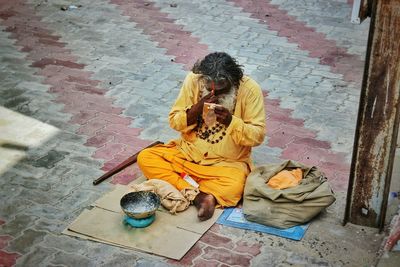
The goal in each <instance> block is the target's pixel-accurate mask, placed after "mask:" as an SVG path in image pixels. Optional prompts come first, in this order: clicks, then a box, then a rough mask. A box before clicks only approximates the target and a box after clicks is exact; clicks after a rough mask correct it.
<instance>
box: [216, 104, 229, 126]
mask: <svg viewBox="0 0 400 267" xmlns="http://www.w3.org/2000/svg"><path fill="white" fill-rule="evenodd" d="M214 113H215V115H216V116H217V121H218V122H219V123H222V124H224V125H225V126H226V127H228V126H229V124H231V121H232V114H231V113H230V112H229V110H228V109H226V108H224V107H222V106H217V107H215V109H214Z"/></svg>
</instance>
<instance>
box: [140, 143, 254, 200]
mask: <svg viewBox="0 0 400 267" xmlns="http://www.w3.org/2000/svg"><path fill="white" fill-rule="evenodd" d="M137 162H138V165H139V167H140V169H141V170H142V172H143V174H144V175H145V176H146V177H147V178H148V179H154V178H156V179H161V180H164V181H167V182H169V183H170V184H172V185H174V186H175V187H176V188H177V189H178V190H182V189H184V188H192V186H191V185H190V184H189V183H188V182H186V181H185V180H184V179H183V178H181V176H180V174H181V173H186V174H189V175H190V176H191V177H192V178H193V180H195V181H196V182H197V183H198V184H199V189H200V191H201V192H204V193H206V194H211V195H213V196H214V197H215V199H216V200H217V202H218V204H219V205H221V206H223V207H231V206H236V204H237V203H238V202H239V200H240V199H241V198H242V194H243V189H244V184H245V181H246V173H245V172H244V171H242V170H240V169H237V168H232V167H227V166H202V165H199V164H196V163H193V162H191V161H188V160H187V159H186V158H185V156H184V155H183V154H182V153H181V152H180V151H179V150H178V149H177V148H176V147H174V146H172V147H171V146H156V147H152V148H148V149H145V150H143V151H142V152H140V154H139V156H138V161H137Z"/></svg>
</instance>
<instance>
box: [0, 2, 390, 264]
mask: <svg viewBox="0 0 400 267" xmlns="http://www.w3.org/2000/svg"><path fill="white" fill-rule="evenodd" d="M70 4H75V5H76V6H77V7H78V8H76V9H69V10H66V11H63V10H62V9H61V7H62V6H64V5H67V6H68V5H70ZM350 12H351V5H350V4H349V3H347V1H343V0H342V1H341V0H330V1H319V0H307V1H298V0H273V1H251V0H229V1H222V0H217V1H211V0H198V1H183V0H182V1H164V0H158V1H132V0H110V1H106V0H80V1H62V0H55V1H46V0H45V1H43V0H41V1H39V0H31V1H23V0H15V1H7V0H0V62H1V64H0V95H1V98H0V105H1V106H2V108H1V109H0V115H1V117H0V129H3V130H4V129H7V131H6V130H4V131H3V133H0V142H1V144H0V145H1V147H0V155H1V156H2V157H1V160H0V164H1V165H0V174H1V179H0V184H1V190H0V191H1V194H0V201H1V203H2V204H1V207H0V225H1V226H0V227H1V228H0V266H1V265H4V266H12V265H14V264H17V265H20V266H101V265H104V266H118V265H122V266H127V265H138V266H142V265H143V266H164V265H181V266H234V265H237V266H250V265H252V266H287V265H302V266H306V265H307V266H312V265H314V266H320V265H324V266H341V265H348V266H357V265H361V264H362V265H371V264H372V263H373V262H374V261H375V259H376V253H377V251H378V248H379V246H380V244H381V240H382V235H378V234H377V233H376V231H375V229H366V228H362V227H356V226H352V225H347V226H346V227H342V226H341V225H340V222H341V219H342V216H343V209H344V197H345V192H346V188H347V183H348V181H347V177H348V172H349V164H350V156H351V152H352V144H353V133H354V127H355V120H356V115H357V107H358V97H359V88H360V83H361V73H362V70H363V59H364V54H365V45H366V41H367V33H368V21H366V22H364V23H363V24H362V25H352V24H350V22H349V21H350ZM212 51H226V52H228V53H230V54H231V55H232V56H234V57H236V58H237V59H238V60H239V62H240V63H241V64H243V65H244V67H245V72H246V73H247V74H249V75H251V76H252V77H253V78H255V79H256V80H257V81H258V82H259V83H260V85H261V87H262V89H263V90H264V95H265V103H266V110H267V127H268V133H267V138H266V140H265V142H264V144H262V145H261V146H259V147H257V148H256V149H255V150H254V160H255V162H256V163H257V164H262V163H267V162H277V161H281V160H283V159H293V160H299V161H301V162H304V163H306V164H310V165H317V166H319V167H320V168H321V169H322V170H323V171H324V172H325V173H326V175H327V176H328V178H329V180H330V182H331V184H332V186H333V187H334V189H335V191H336V192H337V198H338V200H337V202H336V203H335V204H334V205H333V206H332V207H330V208H329V209H328V211H327V212H325V213H323V214H322V215H321V216H320V217H319V218H318V219H317V220H316V221H315V222H313V223H312V225H311V227H310V229H309V230H308V232H307V234H306V236H305V238H304V239H303V240H302V241H300V242H294V241H290V240H286V239H282V238H277V237H274V236H269V235H263V234H259V233H254V232H249V231H243V230H238V229H232V228H228V227H221V226H219V225H214V226H213V227H212V228H211V229H210V230H209V231H208V232H207V233H206V234H205V235H204V236H203V237H202V239H201V240H200V241H199V242H198V243H197V244H196V245H195V246H194V247H193V248H192V249H191V250H190V251H189V253H188V254H187V255H186V256H185V257H184V258H183V259H182V260H181V261H179V262H178V261H171V260H168V259H165V258H161V257H156V256H151V255H147V254H143V253H139V252H132V251H130V250H124V249H120V248H115V247H112V246H107V245H103V244H98V243H93V242H88V241H83V240H79V239H74V238H70V237H67V236H63V235H61V234H60V232H61V231H62V230H63V229H64V228H65V227H66V226H67V225H68V224H69V223H70V222H71V221H72V220H73V219H74V218H76V217H77V215H78V214H79V213H80V212H81V211H82V210H83V209H84V208H85V207H87V206H88V205H89V204H91V203H92V202H93V201H94V200H96V199H97V198H99V196H101V195H102V194H104V192H107V191H109V190H110V189H111V188H112V186H113V184H117V183H119V184H127V183H129V182H131V181H132V180H134V179H135V178H137V177H138V176H140V175H141V174H140V172H139V170H138V169H137V167H136V166H135V165H134V166H133V167H131V168H127V169H126V170H124V171H123V172H121V173H119V174H118V175H115V176H114V177H113V178H112V179H110V182H104V183H102V184H101V185H99V186H96V187H94V186H92V180H93V179H94V178H96V177H98V176H100V175H101V174H103V173H104V171H107V170H109V169H110V168H112V167H113V166H115V165H116V164H118V163H120V162H121V161H122V160H124V159H126V158H127V157H128V156H130V155H131V154H133V153H134V152H136V151H138V150H140V149H141V148H142V147H144V146H146V145H147V144H149V143H151V142H153V141H154V140H161V141H168V140H169V139H171V138H173V137H176V136H177V133H176V132H174V131H172V130H171V129H169V127H168V122H167V115H168V112H169V108H170V106H171V105H172V102H173V101H174V99H175V97H176V96H177V94H178V91H179V86H180V84H181V83H182V80H183V79H184V77H185V73H186V72H187V70H189V69H190V68H191V66H192V65H193V63H194V62H195V61H196V59H197V58H199V57H201V56H204V55H206V54H207V53H209V52H212ZM16 122H18V123H16ZM30 140H33V141H30ZM5 159H6V160H5ZM350 251H351V253H350Z"/></svg>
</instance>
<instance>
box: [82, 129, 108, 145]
mask: <svg viewBox="0 0 400 267" xmlns="http://www.w3.org/2000/svg"><path fill="white" fill-rule="evenodd" d="M112 140H114V136H112V135H110V134H107V133H104V132H100V133H97V134H96V135H95V136H92V137H90V138H89V139H88V140H87V141H86V143H85V145H86V146H93V147H102V146H104V145H105V144H106V143H108V142H110V141H112Z"/></svg>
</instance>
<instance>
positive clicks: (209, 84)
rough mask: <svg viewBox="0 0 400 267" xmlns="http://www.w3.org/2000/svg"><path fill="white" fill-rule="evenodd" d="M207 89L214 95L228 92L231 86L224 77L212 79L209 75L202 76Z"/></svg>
mask: <svg viewBox="0 0 400 267" xmlns="http://www.w3.org/2000/svg"><path fill="white" fill-rule="evenodd" d="M204 81H205V85H206V88H207V91H209V92H213V93H214V95H222V94H226V93H228V92H229V91H230V90H231V88H232V86H231V83H230V82H229V81H228V79H226V78H220V79H216V80H213V79H211V78H210V77H204Z"/></svg>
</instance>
